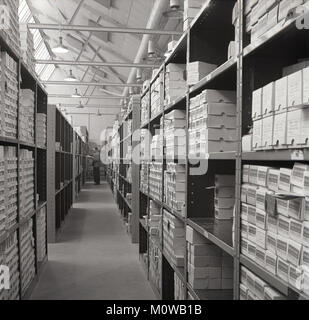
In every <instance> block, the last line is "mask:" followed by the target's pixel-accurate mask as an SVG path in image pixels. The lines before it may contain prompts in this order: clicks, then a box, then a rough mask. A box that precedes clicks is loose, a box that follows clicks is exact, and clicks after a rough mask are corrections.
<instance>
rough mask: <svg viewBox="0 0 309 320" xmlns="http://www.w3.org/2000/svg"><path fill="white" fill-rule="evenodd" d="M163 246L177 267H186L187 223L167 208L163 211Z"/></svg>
mask: <svg viewBox="0 0 309 320" xmlns="http://www.w3.org/2000/svg"><path fill="white" fill-rule="evenodd" d="M163 248H164V252H165V253H166V254H167V255H168V256H169V257H170V259H171V261H172V263H173V264H174V265H175V266H176V267H184V263H185V252H186V237H185V225H184V223H183V222H182V221H181V220H180V219H178V218H176V217H175V216H174V215H172V214H171V213H169V212H168V211H166V210H164V212H163Z"/></svg>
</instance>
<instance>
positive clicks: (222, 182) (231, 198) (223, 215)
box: [215, 175, 236, 220]
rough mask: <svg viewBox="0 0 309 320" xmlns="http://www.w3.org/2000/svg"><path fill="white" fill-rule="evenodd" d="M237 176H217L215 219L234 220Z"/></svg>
mask: <svg viewBox="0 0 309 320" xmlns="http://www.w3.org/2000/svg"><path fill="white" fill-rule="evenodd" d="M235 181H236V180H235V176H233V175H216V176H215V218H216V219H218V220H231V219H233V209H234V205H235Z"/></svg>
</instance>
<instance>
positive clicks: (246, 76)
mask: <svg viewBox="0 0 309 320" xmlns="http://www.w3.org/2000/svg"><path fill="white" fill-rule="evenodd" d="M236 3H237V10H238V19H239V26H238V28H236V29H235V28H234V26H233V25H232V11H233V7H234V5H235V4H236ZM295 21H296V18H295V17H294V18H291V19H290V18H289V19H287V21H286V22H285V23H284V24H282V23H280V24H278V25H277V26H276V27H275V28H274V29H272V30H270V31H269V32H267V33H266V35H265V36H263V37H262V38H261V39H259V40H258V41H257V42H255V43H253V44H250V43H249V39H248V38H247V35H246V34H245V32H244V1H243V0H237V1H236V0H235V1H226V0H207V1H205V4H204V6H203V8H202V9H201V11H200V13H199V14H198V15H197V17H196V18H195V19H194V21H193V22H192V24H191V27H190V29H189V30H188V31H186V32H184V34H183V36H182V37H181V39H180V40H179V41H178V44H177V46H176V48H175V49H174V51H173V52H172V53H171V55H170V56H169V57H168V58H167V59H166V60H165V62H164V64H163V65H162V66H161V68H160V69H159V71H158V74H157V75H156V77H154V78H153V79H152V81H151V82H150V84H149V86H148V87H147V88H146V89H145V90H144V91H143V93H142V99H143V98H144V97H146V96H148V98H149V100H150V105H151V88H152V86H153V84H154V82H155V80H156V79H157V77H158V76H159V73H160V72H165V68H166V66H167V65H168V64H169V63H181V64H187V63H189V62H194V61H205V62H208V63H213V64H217V65H219V67H218V68H217V69H216V70H214V71H213V72H211V73H210V74H209V75H208V76H206V77H205V78H204V79H202V80H201V81H200V82H199V83H197V84H196V85H194V86H192V87H187V93H186V94H185V95H184V96H182V97H179V98H178V99H177V100H176V101H174V102H172V103H170V104H169V105H164V96H162V103H163V104H162V107H163V111H162V112H160V113H159V114H157V115H156V116H154V117H151V114H150V109H151V108H150V107H149V116H148V121H147V122H146V123H143V124H142V125H141V127H140V128H141V129H148V130H149V131H150V132H151V133H152V134H153V133H154V129H155V128H156V127H157V126H158V124H159V122H160V117H163V119H164V117H165V115H166V114H167V113H168V112H170V111H172V110H174V109H179V110H186V111H187V121H188V119H189V103H190V98H192V97H194V96H196V95H198V94H199V93H201V92H202V91H203V90H205V89H216V90H233V91H236V92H237V123H238V148H237V150H235V152H223V153H213V154H209V159H208V160H205V161H207V162H208V172H207V173H206V174H205V175H203V176H191V175H190V174H189V170H190V168H191V163H190V159H189V157H188V155H187V159H186V168H187V169H186V170H187V183H186V185H187V188H186V189H187V190H186V194H187V202H186V203H187V206H186V215H185V218H183V217H181V215H179V213H178V212H175V211H174V210H171V209H170V208H168V206H167V205H166V204H164V203H163V200H162V199H163V195H162V199H160V200H157V199H153V198H152V197H151V196H150V195H149V181H148V192H146V191H145V190H141V189H140V187H139V186H138V191H137V193H138V197H139V208H138V216H139V253H140V256H141V259H140V260H141V263H142V265H143V267H144V270H145V272H146V275H147V277H148V279H149V280H150V283H151V285H152V287H153V288H154V291H155V293H156V294H157V296H158V297H159V298H161V299H173V294H174V293H173V288H174V282H173V275H174V273H175V274H177V275H178V276H179V277H180V279H182V281H183V283H184V285H185V288H186V292H189V293H190V294H191V296H193V297H194V298H195V299H197V300H208V299H210V300H211V299H218V300H220V299H235V300H238V299H239V284H240V267H241V265H243V266H245V267H247V268H248V269H249V270H251V271H252V272H253V273H255V274H256V275H258V276H260V277H261V278H262V279H263V280H265V281H266V282H267V283H268V284H269V285H271V286H272V287H274V288H276V289H277V290H278V291H279V292H281V293H282V294H284V295H286V296H287V297H288V298H289V299H295V298H305V299H308V297H306V296H305V295H304V294H303V293H301V292H299V291H298V290H296V289H295V288H293V287H292V286H291V285H289V284H287V283H285V282H284V281H282V280H280V279H279V278H277V277H276V276H274V275H271V274H270V273H268V272H267V271H266V270H264V268H262V267H260V266H258V265H257V264H256V263H255V262H254V261H251V260H249V259H248V258H246V257H244V256H243V255H241V254H240V241H241V239H240V222H241V219H240V208H241V185H242V166H243V165H244V164H259V165H268V166H269V165H272V166H284V167H288V168H291V167H292V166H293V164H294V163H295V161H298V162H305V163H307V164H308V161H309V154H308V149H303V150H270V151H261V152H242V136H244V135H245V134H247V133H248V132H249V129H250V127H251V125H252V122H251V105H252V103H251V101H250V97H251V96H252V91H253V90H255V89H257V88H259V87H261V86H263V85H265V84H267V83H268V82H270V81H274V80H277V79H279V78H280V72H279V71H280V70H281V69H282V67H284V66H287V65H289V64H293V63H295V61H297V59H299V58H303V57H304V56H306V57H307V56H308V49H307V47H306V46H305V45H303V46H302V44H303V43H306V42H305V39H306V37H307V36H308V30H302V31H300V30H297V28H296V26H295ZM235 36H236V39H237V49H238V52H239V53H238V54H237V56H236V57H234V58H231V59H230V60H228V61H227V48H228V45H229V42H230V41H232V40H234V38H235ZM161 85H162V86H164V85H165V84H164V83H162V84H161ZM163 92H164V90H163ZM188 125H189V123H188V122H187V130H188ZM163 130H164V128H163ZM187 136H188V132H187ZM187 145H188V143H187ZM187 154H188V150H187ZM164 161H165V160H164V159H163V163H164ZM163 167H164V166H163ZM148 172H149V170H148ZM216 174H233V175H235V177H236V181H235V188H236V203H235V205H236V217H235V221H234V223H235V230H236V231H235V235H234V241H233V238H232V223H229V222H216V223H215V219H214V209H213V202H214V194H213V190H209V187H210V188H211V187H212V186H214V176H215V175H216ZM162 181H163V172H162ZM150 200H153V201H155V202H156V203H157V204H158V205H159V206H161V208H162V212H163V209H166V210H167V211H169V212H170V213H172V214H173V215H175V216H176V217H177V218H179V219H181V220H182V221H183V222H184V223H185V225H189V226H191V227H192V228H193V229H194V230H195V231H196V232H198V233H199V234H200V235H202V236H203V237H205V238H207V239H208V240H209V241H211V242H212V243H213V244H215V245H216V246H218V247H219V248H221V249H222V250H223V251H224V252H225V253H226V254H228V255H229V256H231V257H232V258H233V259H234V289H233V290H193V289H192V287H191V286H190V285H189V283H188V281H187V280H188V279H187V269H186V267H185V268H184V269H181V268H177V267H175V266H174V265H173V263H172V262H171V261H170V259H169V258H168V256H167V255H166V254H165V251H164V248H163V244H162V242H163V241H160V240H158V239H157V240H158V241H157V244H158V246H159V247H160V252H161V258H162V265H161V266H160V269H161V281H162V283H161V289H160V288H157V287H156V286H155V285H154V283H153V281H152V280H151V279H150V277H149V241H150V240H153V239H152V237H151V236H150V234H149V229H148V227H147V224H146V221H145V219H144V218H143V217H144V216H145V215H149V202H150ZM227 224H229V225H227ZM221 227H222V228H221ZM221 229H223V230H225V231H224V232H223V233H222V232H221V231H220V230H221ZM145 255H146V258H145ZM142 257H143V258H142ZM159 261H160V259H158V263H159ZM185 265H186V263H185Z"/></svg>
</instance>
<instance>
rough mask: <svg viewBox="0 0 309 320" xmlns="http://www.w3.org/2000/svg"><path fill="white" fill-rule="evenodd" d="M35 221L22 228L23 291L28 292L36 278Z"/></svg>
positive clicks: (21, 263) (30, 221) (21, 264)
mask: <svg viewBox="0 0 309 320" xmlns="http://www.w3.org/2000/svg"><path fill="white" fill-rule="evenodd" d="M32 230H33V221H32V220H29V221H28V222H26V223H25V224H23V225H22V226H21V227H20V266H21V268H20V269H21V290H22V294H24V293H25V292H26V290H27V289H28V287H29V285H30V283H31V281H32V280H33V278H34V276H35V252H34V236H33V231H32Z"/></svg>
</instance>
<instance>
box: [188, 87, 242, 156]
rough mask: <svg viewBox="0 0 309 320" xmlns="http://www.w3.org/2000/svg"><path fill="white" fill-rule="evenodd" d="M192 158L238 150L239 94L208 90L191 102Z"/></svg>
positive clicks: (190, 147)
mask: <svg viewBox="0 0 309 320" xmlns="http://www.w3.org/2000/svg"><path fill="white" fill-rule="evenodd" d="M189 112H190V118H189V141H190V143H189V155H190V157H192V158H193V159H194V158H202V159H203V158H205V157H206V156H207V154H208V153H213V152H229V151H230V152H231V151H236V150H237V129H236V127H237V125H236V93H235V92H234V91H220V90H205V91H203V92H202V93H201V94H200V95H198V96H196V97H194V98H192V99H191V100H190V109H189Z"/></svg>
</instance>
